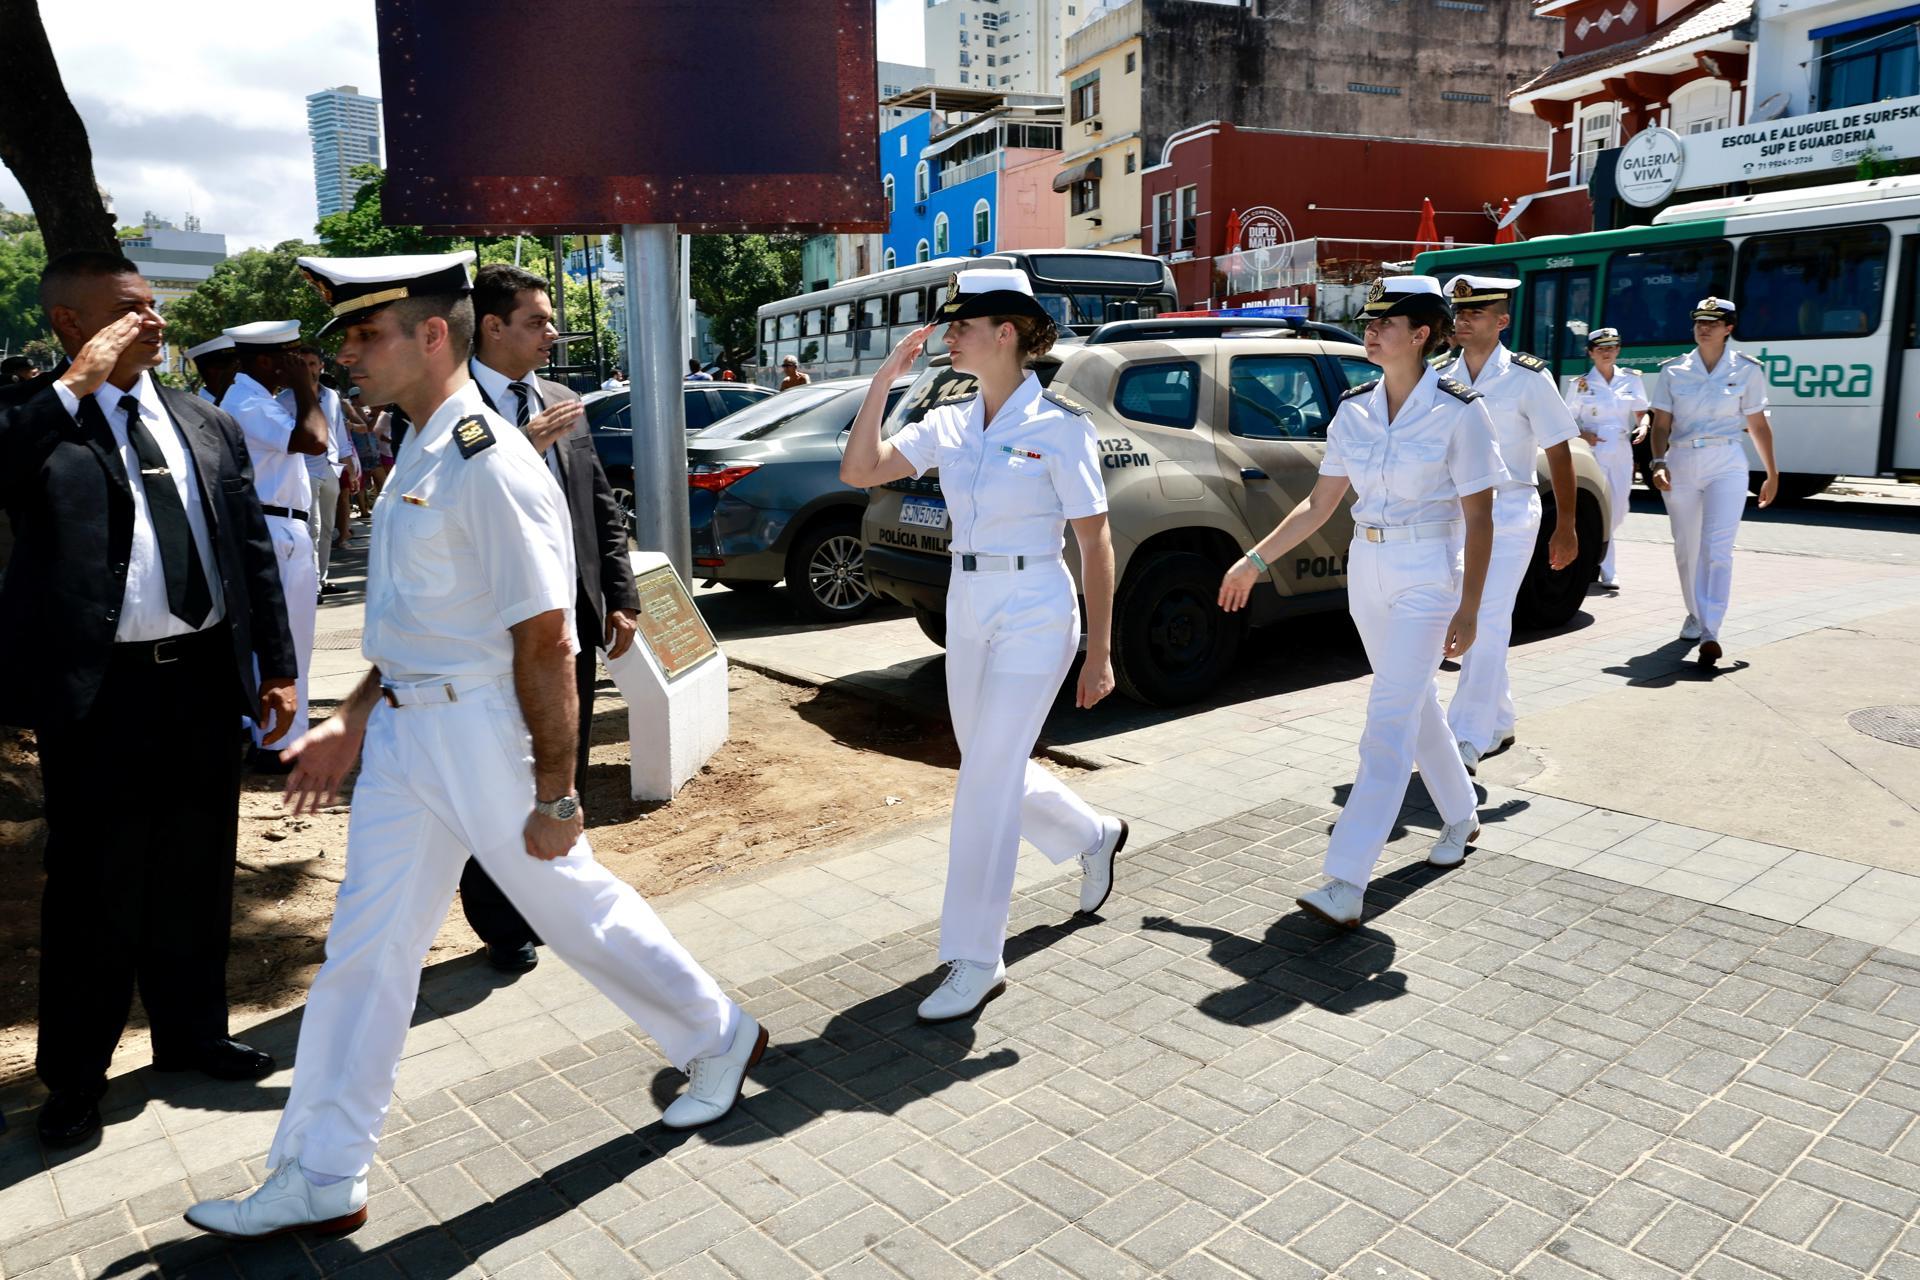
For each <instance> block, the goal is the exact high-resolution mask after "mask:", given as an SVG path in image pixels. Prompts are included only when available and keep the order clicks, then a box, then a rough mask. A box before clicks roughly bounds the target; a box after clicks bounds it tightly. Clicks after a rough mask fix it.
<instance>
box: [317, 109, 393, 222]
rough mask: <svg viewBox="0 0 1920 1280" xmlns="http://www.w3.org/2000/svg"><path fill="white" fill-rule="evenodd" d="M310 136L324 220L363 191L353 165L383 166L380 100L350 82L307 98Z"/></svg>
mask: <svg viewBox="0 0 1920 1280" xmlns="http://www.w3.org/2000/svg"><path fill="white" fill-rule="evenodd" d="M307 137H308V138H310V139H312V141H313V195H314V204H315V206H316V207H317V208H318V209H319V217H322V218H324V217H326V216H327V215H328V214H330V213H339V212H340V211H341V210H343V209H350V208H352V207H353V198H354V196H356V195H357V194H359V191H360V183H359V180H358V179H356V178H355V177H354V176H353V170H354V167H355V166H356V165H363V164H379V163H380V99H378V98H369V97H367V96H366V95H365V94H363V93H361V92H360V89H359V87H358V86H356V85H350V84H343V85H340V86H338V87H336V88H332V89H322V90H321V91H320V92H319V93H310V94H308V95H307Z"/></svg>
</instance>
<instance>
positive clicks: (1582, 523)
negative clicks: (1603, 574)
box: [1513, 494, 1602, 631]
mask: <svg viewBox="0 0 1920 1280" xmlns="http://www.w3.org/2000/svg"><path fill="white" fill-rule="evenodd" d="M1553 521H1554V515H1553V507H1552V505H1551V504H1549V505H1548V506H1547V509H1546V511H1545V513H1544V514H1543V515H1542V516H1541V519H1540V533H1539V536H1538V537H1537V538H1536V539H1535V541H1534V544H1533V561H1532V563H1530V564H1528V565H1527V576H1526V577H1524V578H1522V579H1521V580H1520V594H1519V595H1518V596H1516V597H1515V598H1514V602H1513V626H1514V630H1516V631H1544V630H1550V629H1552V628H1554V627H1559V626H1564V625H1565V624H1566V623H1567V622H1568V621H1569V620H1571V619H1572V617H1573V615H1574V614H1576V613H1578V612H1580V606H1581V604H1582V603H1583V602H1584V601H1585V600H1586V598H1587V587H1588V585H1589V584H1591V583H1592V582H1594V581H1595V580H1596V579H1598V578H1599V576H1600V559H1601V551H1600V543H1601V537H1602V530H1601V527H1600V509H1599V506H1598V505H1597V504H1596V503H1595V502H1594V501H1593V500H1592V499H1590V498H1588V497H1587V496H1586V495H1585V494H1582V495H1581V496H1580V501H1579V505H1578V506H1576V507H1575V508H1574V517H1573V524H1574V528H1575V529H1576V530H1577V531H1578V532H1579V535H1580V554H1579V555H1577V556H1575V557H1574V561H1573V563H1572V564H1570V565H1568V566H1567V567H1566V568H1564V569H1559V570H1555V569H1553V568H1550V567H1549V565H1548V560H1547V543H1548V541H1549V539H1550V538H1551V537H1552V534H1553Z"/></svg>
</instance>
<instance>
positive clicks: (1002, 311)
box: [934, 289, 1053, 322]
mask: <svg viewBox="0 0 1920 1280" xmlns="http://www.w3.org/2000/svg"><path fill="white" fill-rule="evenodd" d="M980 316H1029V317H1031V318H1032V319H1035V320H1051V319H1053V316H1052V314H1051V313H1049V312H1048V311H1047V309H1046V308H1045V307H1043V306H1041V305H1040V300H1039V299H1038V298H1036V297H1034V296H1033V295H1032V294H1030V293H1022V292H1021V291H1020V290H1018V289H989V290H988V291H987V292H985V293H962V294H958V295H956V296H955V297H952V298H949V299H948V300H947V301H946V302H944V303H942V304H941V306H940V310H939V311H937V312H935V313H934V319H935V320H937V321H942V322H949V321H954V320H972V319H976V318H977V317H980Z"/></svg>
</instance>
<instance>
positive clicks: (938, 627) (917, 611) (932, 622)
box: [913, 605, 947, 649]
mask: <svg viewBox="0 0 1920 1280" xmlns="http://www.w3.org/2000/svg"><path fill="white" fill-rule="evenodd" d="M913 620H914V623H915V624H916V625H918V626H919V628H920V634H921V635H923V636H925V637H926V638H927V639H929V640H931V641H933V642H934V643H935V644H937V645H939V646H940V647H941V648H942V649H944V648H946V647H947V615H946V614H944V613H935V612H934V611H933V610H931V609H928V608H924V607H922V606H920V605H915V606H914V609H913Z"/></svg>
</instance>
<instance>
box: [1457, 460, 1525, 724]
mask: <svg viewBox="0 0 1920 1280" xmlns="http://www.w3.org/2000/svg"><path fill="white" fill-rule="evenodd" d="M1539 540H1540V495H1539V494H1538V493H1536V492H1535V491H1534V490H1532V489H1502V490H1500V491H1499V492H1498V493H1496V494H1495V495H1494V498H1493V554H1492V556H1491V557H1490V558H1489V559H1488V561H1487V581H1486V585H1485V587H1483V588H1482V590H1481V595H1480V618H1479V621H1478V623H1477V624H1476V627H1475V636H1474V641H1473V648H1471V649H1469V650H1467V652H1466V654H1465V656H1463V657H1462V658H1461V659H1460V680H1459V682H1458V683H1457V684H1456V685H1455V686H1454V689H1453V701H1452V702H1450V703H1448V704H1447V724H1448V726H1449V727H1450V728H1451V729H1452V731H1453V739H1454V741H1455V742H1465V743H1468V744H1469V745H1471V746H1473V747H1474V748H1475V749H1476V750H1479V751H1482V752H1485V751H1491V750H1492V749H1493V748H1494V747H1495V746H1496V745H1498V744H1499V742H1500V740H1501V739H1503V738H1505V737H1506V736H1507V735H1508V734H1510V733H1512V732H1513V726H1514V721H1515V720H1516V719H1517V714H1516V712H1515V711H1514V706H1513V688H1512V686H1511V685H1510V684H1509V683H1508V680H1507V645H1508V643H1509V642H1510V641H1511V640H1512V639H1513V602H1514V600H1515V599H1517V598H1518V597H1519V595H1520V583H1521V582H1522V580H1524V579H1525V578H1526V576H1527V566H1528V565H1529V564H1532V563H1533V552H1534V547H1535V546H1536V545H1537V544H1538V543H1539Z"/></svg>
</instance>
